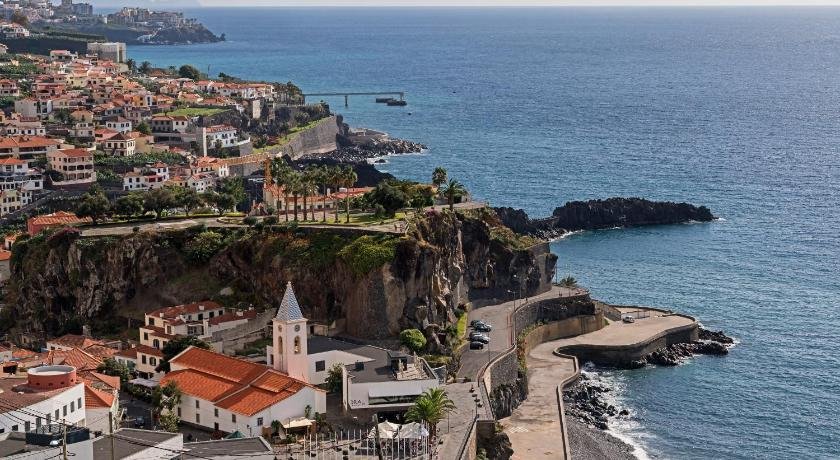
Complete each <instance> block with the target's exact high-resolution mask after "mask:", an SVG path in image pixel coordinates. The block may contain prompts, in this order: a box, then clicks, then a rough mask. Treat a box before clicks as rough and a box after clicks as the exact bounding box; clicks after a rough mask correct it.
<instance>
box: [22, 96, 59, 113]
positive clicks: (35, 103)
mask: <svg viewBox="0 0 840 460" xmlns="http://www.w3.org/2000/svg"><path fill="white" fill-rule="evenodd" d="M52 111H53V101H52V99H35V98H31V97H27V98H24V99H18V100H16V101H15V112H17V114H18V115H20V116H22V117H25V118H47V116H49V114H51V113H52Z"/></svg>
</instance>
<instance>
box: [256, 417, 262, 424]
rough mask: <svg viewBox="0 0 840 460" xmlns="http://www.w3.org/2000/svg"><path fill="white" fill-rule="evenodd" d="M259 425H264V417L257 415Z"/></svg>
mask: <svg viewBox="0 0 840 460" xmlns="http://www.w3.org/2000/svg"><path fill="white" fill-rule="evenodd" d="M257 426H263V418H262V417H257Z"/></svg>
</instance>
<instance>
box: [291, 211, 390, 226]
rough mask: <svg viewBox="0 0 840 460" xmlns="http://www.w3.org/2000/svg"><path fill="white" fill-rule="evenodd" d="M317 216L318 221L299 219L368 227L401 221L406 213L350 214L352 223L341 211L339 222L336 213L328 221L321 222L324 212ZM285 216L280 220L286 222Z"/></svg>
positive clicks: (308, 223)
mask: <svg viewBox="0 0 840 460" xmlns="http://www.w3.org/2000/svg"><path fill="white" fill-rule="evenodd" d="M316 217H318V219H319V220H318V221H317V222H316V221H306V222H302V221H298V224H299V225H352V226H359V227H367V226H369V225H379V224H381V223H385V224H392V223H394V222H399V221H402V220H405V213H404V212H398V213H396V214H395V215H394V217H393V218H388V219H381V218H379V217H376V216H374V215H373V214H353V213H351V214H350V223H347V216H346V215H345V214H344V213H339V215H338V223H336V222H335V214H327V222H326V224H324V222H321V220H320V218H321V217H322V214H320V213H317V214H316ZM283 219H284V217H281V218H280V222H284V220H283Z"/></svg>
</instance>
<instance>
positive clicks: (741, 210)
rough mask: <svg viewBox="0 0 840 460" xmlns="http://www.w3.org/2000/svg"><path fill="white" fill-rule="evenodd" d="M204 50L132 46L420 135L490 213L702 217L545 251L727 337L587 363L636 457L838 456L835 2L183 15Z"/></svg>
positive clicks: (601, 289)
mask: <svg viewBox="0 0 840 460" xmlns="http://www.w3.org/2000/svg"><path fill="white" fill-rule="evenodd" d="M189 13H190V14H191V15H193V16H196V17H198V18H200V19H201V20H202V21H203V22H204V23H205V24H207V25H208V26H209V27H210V28H211V29H212V30H213V31H215V32H217V33H221V32H224V33H226V34H227V37H228V40H229V41H228V42H226V43H220V44H211V45H190V46H172V47H132V48H131V49H130V50H129V53H130V57H132V58H134V59H136V60H137V61H138V62H140V61H143V60H149V61H151V62H152V63H154V64H155V65H158V66H168V65H180V64H183V63H191V64H195V65H197V66H199V67H200V68H201V69H202V70H207V67H208V66H210V73H212V74H217V73H218V72H226V73H229V74H234V75H240V76H243V77H247V78H251V79H266V80H280V81H287V80H292V81H294V82H296V83H298V84H299V85H300V86H302V87H303V88H304V90H305V91H308V92H328V91H330V92H331V91H375V90H400V91H406V92H407V97H408V101H409V105H408V106H407V107H403V108H395V107H384V106H382V105H377V104H374V103H373V100H372V99H373V97H356V98H351V100H350V107H348V108H344V107H343V99H341V98H336V99H332V100H329V102H330V103H331V104H332V106H333V108H334V109H335V110H337V111H339V112H341V113H343V114H344V115H345V117H346V120H347V121H348V122H350V123H351V124H353V125H356V126H367V127H372V128H377V129H384V130H387V131H388V132H390V133H391V134H392V135H394V136H399V137H405V138H409V139H412V140H416V141H420V142H423V143H425V144H427V145H428V146H429V151H428V152H427V153H426V154H424V155H409V156H404V157H399V158H392V159H390V163H389V164H388V165H386V166H385V169H387V170H388V171H390V172H392V173H394V174H395V175H398V176H402V177H408V178H414V179H428V177H429V175H430V173H431V170H432V169H433V168H434V167H435V166H437V165H443V166H445V167H446V168H447V169H448V170H449V172H450V176H451V177H454V178H457V179H458V180H460V181H462V182H464V183H465V184H466V185H467V186H468V187H469V188H470V190H472V191H473V193H474V194H475V195H476V196H477V197H478V198H481V199H487V200H490V201H491V202H492V203H493V204H496V205H508V206H516V207H522V208H525V209H526V210H527V211H528V212H529V213H531V214H532V215H546V214H549V213H550V212H551V211H552V210H553V208H554V207H555V206H559V205H562V204H563V203H564V202H565V201H567V200H573V199H589V198H604V197H610V196H615V195H622V196H642V197H646V198H651V199H657V200H660V199H661V200H680V201H689V202H693V203H698V204H705V205H708V206H709V207H710V208H711V209H712V210H713V212H714V213H715V214H716V215H718V216H720V217H722V218H723V219H722V220H720V221H717V222H714V223H711V224H689V225H678V226H663V227H651V228H640V229H631V230H608V231H601V232H589V233H582V234H578V235H574V236H571V237H568V238H566V239H564V240H561V241H558V242H556V243H554V244H553V245H552V248H553V250H554V251H555V252H556V253H557V254H558V255H559V256H560V261H559V263H558V267H559V269H560V271H562V272H564V273H565V272H570V273H571V274H573V275H574V276H576V277H577V278H578V279H579V280H581V281H583V282H584V283H585V284H586V285H587V286H589V287H591V288H592V291H593V292H594V294H595V295H596V296H597V297H599V298H601V299H604V300H606V301H611V302H616V303H627V304H629V303H635V304H645V305H656V306H662V307H667V308H673V309H676V310H679V311H683V312H687V313H689V314H691V315H695V316H697V317H698V318H700V319H701V320H702V322H703V323H704V324H705V325H707V326H709V327H711V328H715V329H717V328H722V329H724V330H725V331H727V332H728V333H729V334H731V335H734V336H735V337H737V338H738V339H739V341H740V344H739V345H738V346H737V347H736V348H734V349H733V350H732V353H731V354H730V355H729V356H727V357H725V358H712V357H698V358H696V359H694V360H692V361H691V362H689V363H688V364H685V365H682V366H679V367H676V368H649V369H644V370H637V371H628V372H611V373H608V377H609V378H610V379H612V380H613V381H614V382H615V383H616V385H617V386H618V387H619V388H620V389H621V391H620V396H619V399H620V400H621V402H622V403H623V404H625V405H627V406H629V407H630V408H631V410H632V413H633V418H632V421H631V422H630V423H624V424H621V425H620V426H617V427H616V428H617V429H618V430H619V432H620V433H622V435H623V436H624V437H625V438H627V439H629V440H630V441H632V442H633V443H634V444H636V445H638V446H640V447H641V448H643V451H644V453H645V454H646V455H647V456H649V457H652V458H692V459H694V458H696V459H705V458H721V459H723V458H726V459H752V458H774V459H776V458H777V459H789V458H802V459H812V458H819V459H825V458H840V422H839V421H838V420H840V358H838V356H839V354H838V351H837V347H838V339H839V338H840V332H839V331H838V329H840V319H838V308H837V307H838V304H840V280H839V279H838V275H840V262H838V261H839V260H840V237H838V225H840V211H838V205H840V9H834V8H765V9H760V8H719V9H714V8H706V9H700V8H682V9H666V8H647V9H644V8H639V9H633V8H619V9H607V8H593V9H572V8H558V9H488V10H478V9H374V8H370V9H203V10H195V11H191V12H189Z"/></svg>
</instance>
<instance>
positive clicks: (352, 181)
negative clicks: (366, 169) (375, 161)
mask: <svg viewBox="0 0 840 460" xmlns="http://www.w3.org/2000/svg"><path fill="white" fill-rule="evenodd" d="M341 178H342V181H341V182H342V185H344V187H346V188H347V193H346V194H345V196H344V211H345V213H346V214H347V220H346V223H348V224H349V223H350V189H351V188H353V186H354V185H356V181H357V180H359V175H358V174H356V170H354V169H353V167H352V166H345V167H344V169H343V170H342V171H341Z"/></svg>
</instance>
